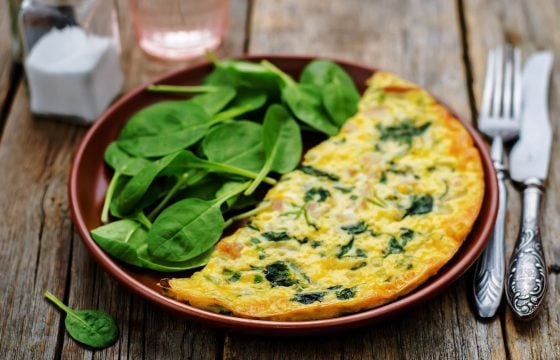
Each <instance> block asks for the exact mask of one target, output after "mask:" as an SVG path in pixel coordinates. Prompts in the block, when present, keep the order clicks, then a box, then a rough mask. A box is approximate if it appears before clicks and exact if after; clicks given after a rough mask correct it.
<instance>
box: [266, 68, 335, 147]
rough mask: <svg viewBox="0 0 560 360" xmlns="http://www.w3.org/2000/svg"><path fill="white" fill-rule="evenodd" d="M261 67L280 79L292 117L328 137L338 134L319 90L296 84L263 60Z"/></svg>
mask: <svg viewBox="0 0 560 360" xmlns="http://www.w3.org/2000/svg"><path fill="white" fill-rule="evenodd" d="M262 65H263V66H264V67H266V68H268V69H269V70H270V71H272V72H275V73H276V74H278V76H279V77H280V79H282V99H283V100H284V102H285V103H286V105H287V106H288V108H289V109H290V110H291V111H292V112H293V113H294V115H295V116H296V117H297V118H298V119H299V120H301V121H302V122H303V123H305V124H307V125H309V126H311V127H312V128H314V129H316V130H319V131H321V132H323V133H325V134H327V135H329V136H332V135H335V134H336V133H337V132H338V127H337V126H336V125H335V124H333V123H332V121H331V120H330V118H329V115H328V114H327V113H326V112H325V109H324V107H323V103H322V101H321V89H320V88H319V87H318V86H316V85H314V84H298V83H296V82H295V81H294V80H293V79H292V78H291V77H290V76H289V75H288V74H286V73H284V72H283V71H282V70H280V69H279V68H277V67H276V66H274V65H273V64H272V63H270V62H268V61H266V60H263V61H262Z"/></svg>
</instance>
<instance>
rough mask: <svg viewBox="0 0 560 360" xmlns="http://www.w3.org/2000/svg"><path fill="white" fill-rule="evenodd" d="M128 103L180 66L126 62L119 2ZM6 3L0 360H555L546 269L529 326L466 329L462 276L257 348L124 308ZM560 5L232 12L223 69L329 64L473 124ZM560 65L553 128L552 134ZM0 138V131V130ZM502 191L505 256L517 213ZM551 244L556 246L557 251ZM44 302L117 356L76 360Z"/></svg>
mask: <svg viewBox="0 0 560 360" xmlns="http://www.w3.org/2000/svg"><path fill="white" fill-rule="evenodd" d="M119 10H120V11H119V13H120V14H119V16H120V20H121V31H122V40H123V44H124V51H123V57H122V60H123V63H124V65H125V66H124V70H125V72H126V74H127V77H126V79H127V81H126V89H127V90H128V89H131V88H134V87H135V86H137V85H139V84H141V83H144V82H146V81H148V80H149V79H150V78H152V77H153V76H154V75H156V74H160V73H162V72H165V71H168V70H171V69H174V68H178V67H182V66H184V65H185V63H166V62H162V61H158V60H154V59H151V58H148V57H146V56H145V55H144V54H143V53H142V52H141V51H140V50H139V48H138V46H137V44H136V42H135V40H134V37H133V34H132V30H131V25H130V18H129V14H128V12H127V10H126V2H125V1H121V2H119ZM7 16H8V12H7V10H6V2H0V36H1V38H0V124H2V125H3V131H1V132H0V133H1V140H0V174H1V175H0V200H1V201H0V214H1V216H0V234H1V235H0V236H1V238H0V289H1V290H0V353H1V354H2V355H1V356H2V357H3V358H5V359H31V358H47V359H51V358H121V357H122V358H130V359H140V358H142V359H186V358H192V359H215V358H221V357H224V358H228V359H229V358H234V359H261V358H275V359H276V358H278V359H284V358H294V359H301V358H314V359H330V358H341V359H342V358H365V359H371V358H408V359H420V358H434V359H439V358H456V359H464V358H483V359H489V358H496V359H499V358H507V357H511V358H514V359H560V335H559V332H560V293H559V292H560V276H559V275H558V272H557V269H558V266H557V265H556V266H551V269H552V270H554V269H556V272H554V271H550V279H549V291H548V297H547V301H546V305H545V308H544V310H543V311H542V313H541V314H540V315H539V316H538V318H536V319H535V320H533V321H532V322H529V323H520V322H517V321H515V320H514V319H513V317H512V314H511V312H510V311H509V310H507V309H505V306H503V307H502V308H501V309H500V312H499V316H497V317H496V318H495V319H493V320H491V321H480V320H477V319H476V318H475V316H474V314H473V311H472V309H471V307H470V305H469V301H468V298H467V295H468V293H469V291H468V289H469V287H470V279H469V278H468V276H467V277H464V278H463V279H461V280H460V281H458V282H457V283H455V284H454V285H453V286H452V287H451V288H449V289H448V290H447V291H445V292H444V293H442V294H441V295H439V296H437V297H436V298H434V299H433V300H431V301H430V302H428V303H426V304H424V305H421V306H420V307H417V308H416V309H414V310H412V311H410V312H407V313H405V314H403V315H402V316H401V317H398V318H393V319H390V320H387V321H385V322H384V323H381V324H379V325H376V326H371V327H368V328H363V329H359V330H356V331H352V332H347V333H341V334H337V335H330V336H326V337H307V338H284V339H279V338H259V337H255V336H247V335H240V334H230V333H224V332H222V331H218V330H215V329H211V328H208V327H205V326H202V325H198V324H196V323H192V322H190V321H186V320H183V319H178V318H175V317H172V316H170V315H168V314H166V313H165V312H163V311H161V310H159V309H158V308H155V307H153V306H151V305H149V304H147V303H146V302H144V301H143V300H142V299H141V298H139V297H137V296H135V295H132V294H131V293H129V292H128V291H127V290H126V289H125V288H124V287H123V286H121V285H120V284H118V283H117V282H116V281H115V280H113V279H112V278H111V277H109V276H108V275H107V274H106V273H105V272H104V271H103V270H102V269H101V268H100V267H99V266H98V265H97V264H96V263H95V262H94V261H93V259H92V258H91V257H90V255H89V254H88V253H87V251H86V249H85V247H84V246H83V245H82V242H81V240H80V238H79V235H78V234H77V233H76V231H75V228H74V226H73V224H72V221H71V219H70V212H69V208H68V199H67V176H68V169H69V166H70V161H71V159H72V153H73V151H74V149H75V148H76V146H77V144H78V143H79V141H80V139H81V138H82V137H83V135H84V134H85V132H86V130H87V129H85V128H83V127H79V126H74V125H69V124H64V123H59V122H54V121H45V120H37V119H34V118H33V117H32V116H31V114H30V112H29V100H28V97H27V94H26V85H25V83H24V79H23V75H22V71H21V69H20V68H19V67H18V66H13V65H12V61H11V58H10V51H9V40H8V30H7V27H8V18H7ZM559 34H560V0H556V1H555V0H534V1H531V2H529V1H525V0H494V1H486V0H457V1H450V0H429V1H428V0H378V1H366V0H363V1H361V0H344V1H343V0H322V1H318V0H252V1H251V0H232V1H231V21H230V28H229V32H228V35H227V37H226V39H225V43H224V45H223V46H222V48H221V49H220V51H219V54H220V55H221V56H229V55H238V54H242V53H247V52H249V53H291V54H313V55H324V56H334V57H339V58H342V59H348V60H354V61H358V62H362V63H364V64H368V65H372V66H376V67H379V68H382V69H387V70H391V71H394V72H396V73H398V74H401V75H402V76H404V77H406V78H408V79H410V80H413V81H415V82H417V83H419V84H421V85H422V86H424V87H425V88H427V89H429V90H430V91H432V92H433V93H435V94H436V95H437V96H439V97H441V98H442V99H445V101H446V102H448V103H449V104H450V105H451V106H452V107H453V108H455V109H456V110H457V111H458V112H459V113H460V114H461V115H463V116H464V117H465V118H476V112H477V103H478V101H477V100H478V99H479V98H480V90H481V87H482V79H483V76H484V74H483V72H484V68H485V54H486V51H487V49H488V48H489V47H492V46H495V45H496V44H499V43H501V42H502V41H504V40H505V39H507V40H510V41H513V42H514V43H516V44H518V45H519V46H520V47H521V48H522V50H523V51H524V53H525V54H527V53H529V52H531V51H533V50H536V49H540V48H547V49H553V50H555V51H556V53H557V54H560V35H559ZM559 68H560V60H557V61H556V70H555V72H554V79H553V82H552V84H553V85H552V96H551V106H552V113H551V115H552V116H551V119H552V122H553V126H554V128H555V132H556V134H558V133H560V122H559V121H558V118H559V116H560V103H559V101H558V98H559V97H558V95H559V92H558V89H559V85H560V71H559ZM0 129H1V128H0ZM559 151H560V146H559V144H558V142H557V136H555V142H554V148H553V158H552V167H551V171H550V180H549V184H548V185H549V186H548V189H549V190H548V193H547V198H546V205H545V211H544V214H545V216H544V229H543V233H544V234H543V235H544V239H545V244H544V247H545V250H546V256H547V261H548V264H549V265H553V264H558V263H560V241H557V239H556V237H557V234H558V233H560V221H559V220H558V219H559V215H560V199H559V197H560V193H559V191H558V190H559V188H560V157H559V156H554V155H556V154H558V152H559ZM510 190H511V194H512V196H511V199H510V207H509V213H508V228H507V253H508V254H510V253H511V250H512V247H513V243H514V240H515V237H516V233H517V228H518V225H517V223H518V217H519V208H520V200H519V196H518V194H517V193H516V192H515V190H514V189H510ZM555 240H556V241H555ZM46 289H49V290H51V291H52V292H53V293H55V294H57V295H59V296H61V297H63V299H64V301H65V302H67V303H69V304H70V305H71V306H72V307H75V308H99V309H103V310H105V311H107V312H109V313H111V314H112V315H114V316H115V317H116V319H117V321H118V323H119V326H120V330H121V336H120V339H119V342H118V343H117V344H116V345H114V346H112V347H110V348H108V349H106V350H103V351H95V352H92V351H90V350H86V349H84V348H82V347H80V346H79V345H77V344H76V343H75V342H74V341H72V340H71V339H70V338H69V337H68V335H67V334H66V333H65V331H64V328H63V317H62V316H61V313H60V312H59V311H58V310H56V309H55V308H54V307H53V306H51V305H50V304H49V303H47V302H46V301H45V300H44V299H43V297H42V294H43V292H44V291H45V290H46Z"/></svg>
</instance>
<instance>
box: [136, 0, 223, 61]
mask: <svg viewBox="0 0 560 360" xmlns="http://www.w3.org/2000/svg"><path fill="white" fill-rule="evenodd" d="M129 3H130V8H131V10H132V15H133V21H134V27H135V30H136V35H137V37H138V40H139V42H140V47H142V49H143V50H144V51H145V52H147V53H148V54H150V55H153V56H156V57H160V58H165V59H174V60H180V59H189V58H193V57H196V56H200V55H202V54H204V52H205V51H206V50H213V49H215V48H217V47H218V46H219V45H220V43H221V41H222V37H223V35H224V32H225V30H226V28H227V23H228V15H229V1H228V0H129Z"/></svg>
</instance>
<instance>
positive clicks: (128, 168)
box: [104, 141, 150, 176]
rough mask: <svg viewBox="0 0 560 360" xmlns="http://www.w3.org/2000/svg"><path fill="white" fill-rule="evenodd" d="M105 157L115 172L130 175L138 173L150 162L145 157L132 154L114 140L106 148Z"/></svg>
mask: <svg viewBox="0 0 560 360" xmlns="http://www.w3.org/2000/svg"><path fill="white" fill-rule="evenodd" d="M104 158H105V162H106V163H107V165H109V166H110V167H112V168H113V170H115V172H117V173H120V174H122V175H128V176H134V175H136V174H138V173H139V172H140V170H142V168H144V166H146V165H148V164H149V163H150V161H148V160H146V159H144V158H140V157H134V156H130V155H129V154H127V153H126V152H125V151H123V150H122V149H121V148H120V147H119V146H118V145H117V143H116V142H114V141H113V142H112V143H110V144H109V146H108V147H107V149H106V150H105V155H104Z"/></svg>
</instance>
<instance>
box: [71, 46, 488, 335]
mask: <svg viewBox="0 0 560 360" xmlns="http://www.w3.org/2000/svg"><path fill="white" fill-rule="evenodd" d="M228 58H231V59H243V60H260V59H270V60H278V61H290V60H299V61H312V60H314V59H328V60H332V61H335V62H336V63H338V64H341V65H343V66H347V67H351V68H360V69H362V70H366V71H371V72H372V73H374V72H377V71H380V70H379V69H377V68H375V67H372V66H365V65H363V64H360V63H357V62H352V61H347V60H341V59H338V58H334V57H329V56H311V55H289V54H250V55H242V56H233V57H228ZM210 64H211V63H210V62H209V61H201V62H197V63H195V64H192V65H190V66H185V67H182V68H179V69H175V70H172V71H169V72H167V73H165V74H163V75H161V76H158V77H155V78H153V79H152V80H150V81H148V82H145V83H144V84H141V85H139V86H137V87H135V88H134V89H133V90H131V91H129V92H127V93H125V94H124V95H123V96H121V97H120V98H119V99H118V100H117V101H116V102H114V103H113V104H112V105H111V106H110V107H109V108H108V109H107V110H106V111H105V112H104V113H103V114H102V115H101V116H100V117H99V118H98V119H97V121H96V122H95V123H94V124H93V125H92V127H91V128H90V129H89V130H88V131H87V133H86V135H85V136H84V137H83V138H82V140H81V141H80V144H79V145H78V147H77V149H76V151H75V153H74V156H73V159H72V164H71V167H70V171H69V179H68V180H69V181H68V197H69V203H70V208H71V217H72V220H73V222H74V224H75V225H76V227H77V228H78V232H79V234H80V237H81V239H82V242H83V243H84V245H85V246H86V248H87V250H88V251H89V252H90V254H91V255H93V258H94V259H95V260H96V262H98V263H99V264H100V265H101V267H102V268H103V269H104V270H105V271H107V272H108V273H109V275H111V276H112V277H113V278H115V279H116V280H117V281H118V282H119V283H121V284H122V285H124V286H125V287H126V288H127V289H129V290H130V291H132V292H133V293H135V294H136V295H139V296H140V297H142V298H143V299H145V300H147V301H149V302H150V303H152V304H154V305H156V306H159V307H160V308H163V309H165V310H166V311H169V312H171V313H174V314H179V315H181V316H183V317H188V318H190V319H191V320H195V321H198V322H203V323H205V324H208V325H210V326H214V327H219V328H226V329H230V330H234V331H238V332H239V331H240V332H245V333H251V332H252V333H255V334H256V333H258V334H261V335H271V334H274V335H298V334H299V335H301V334H310V333H319V332H321V333H322V332H332V331H336V330H339V329H348V328H350V327H357V326H362V325H365V324H367V323H372V322H376V321H379V320H382V319H385V318H387V317H389V316H395V315H398V314H401V313H403V312H404V311H406V310H409V309H410V308H414V306H417V305H419V304H421V303H423V302H425V301H426V300H428V299H430V298H431V297H433V296H435V295H437V294H439V293H441V292H442V291H443V290H445V289H446V288H447V287H449V286H450V285H451V284H452V283H454V282H455V281H456V280H457V279H458V278H459V277H461V276H462V275H463V274H464V273H465V272H466V271H467V270H468V269H469V268H470V266H471V265H472V264H473V263H474V262H475V261H476V259H477V258H478V256H479V255H480V254H481V252H482V250H483V249H484V247H485V246H486V244H487V242H488V241H489V238H490V234H491V231H492V228H493V224H494V222H495V218H496V215H497V207H498V192H497V187H498V184H497V179H496V176H495V175H496V174H495V171H494V168H493V166H492V161H491V159H490V154H489V151H488V147H487V145H486V143H485V142H484V140H483V138H482V135H481V134H480V133H478V132H477V131H476V130H475V128H474V127H473V125H472V124H471V123H469V122H467V121H465V120H464V119H463V118H462V117H461V116H459V115H458V114H457V113H456V112H455V111H454V110H453V108H451V107H450V106H448V105H447V104H446V103H445V102H442V101H441V100H440V99H439V98H437V97H435V96H434V98H435V99H436V100H437V101H438V102H439V103H440V104H442V105H443V106H444V107H445V108H446V109H447V110H448V111H449V112H450V113H451V114H452V115H453V116H454V117H455V118H457V119H458V120H459V122H460V123H461V125H462V126H463V127H464V128H465V129H466V130H467V131H468V133H469V135H470V136H471V138H472V140H473V143H474V145H475V147H476V148H477V150H478V151H479V154H480V157H481V160H482V164H483V170H484V178H485V194H484V198H485V200H483V203H482V205H481V206H488V207H489V209H488V210H487V212H488V214H489V216H490V218H489V219H487V220H486V221H484V220H480V214H479V216H478V217H477V219H476V220H475V223H476V222H479V221H482V223H481V224H480V227H481V230H480V231H479V233H480V235H479V237H478V239H477V241H475V242H473V244H472V246H471V248H470V249H469V251H468V252H467V253H466V254H463V256H462V257H461V258H459V259H456V263H455V264H453V266H451V267H450V268H449V269H447V270H446V271H445V272H444V273H437V274H435V275H433V276H432V277H430V279H429V280H431V282H430V283H429V284H428V285H425V286H422V285H421V286H420V287H419V288H417V289H415V290H413V291H411V292H410V293H408V294H406V295H404V296H403V297H401V298H398V299H396V300H394V301H391V302H389V303H387V304H384V305H381V306H379V307H376V308H373V309H369V310H364V311H361V312H358V313H354V314H350V315H345V316H341V317H334V318H328V319H319V320H307V321H271V320H259V319H247V318H241V317H233V316H229V315H222V314H217V313H213V312H210V311H206V310H202V309H198V308H196V307H193V306H191V305H188V304H185V303H181V302H179V301H177V300H174V299H171V298H169V297H166V296H164V295H163V294H161V293H158V292H157V291H155V290H153V289H150V288H148V287H147V286H146V285H144V284H142V283H141V282H140V281H139V280H137V279H135V278H134V277H132V276H131V275H129V274H128V273H127V272H126V271H124V270H123V269H122V265H121V263H120V262H118V260H115V259H113V258H112V257H110V256H109V255H108V254H106V253H105V252H104V251H103V250H102V249H101V247H99V246H98V245H97V244H96V243H95V241H94V240H93V239H92V237H91V235H90V233H89V230H88V228H87V226H86V224H85V220H84V219H83V217H82V215H81V214H80V213H79V202H78V189H77V183H78V174H79V172H78V170H79V168H80V165H81V161H82V157H83V155H84V152H85V151H86V149H87V146H88V144H89V142H90V141H91V139H92V138H93V137H94V136H95V134H96V133H97V131H98V130H99V128H101V127H102V126H103V125H104V124H105V123H106V121H107V119H108V118H109V117H110V116H111V115H112V113H113V112H115V111H116V110H117V109H119V107H120V106H121V105H122V104H125V103H126V102H128V101H129V100H130V99H131V98H133V97H135V96H136V95H137V94H139V93H141V92H142V91H144V90H145V88H146V87H147V86H148V85H151V84H154V83H160V82H162V81H164V80H167V79H169V78H172V77H174V76H177V75H179V74H181V73H188V72H193V71H197V70H200V69H201V68H204V67H207V66H208V65H210ZM428 93H429V94H430V95H431V96H433V94H431V93H430V92H428ZM481 211H482V207H481ZM473 226H474V225H473ZM463 244H464V243H463ZM462 246H464V245H461V247H462ZM460 250H461V248H459V250H458V251H460ZM453 260H454V258H452V259H450V260H449V261H453ZM448 263H449V262H448Z"/></svg>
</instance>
